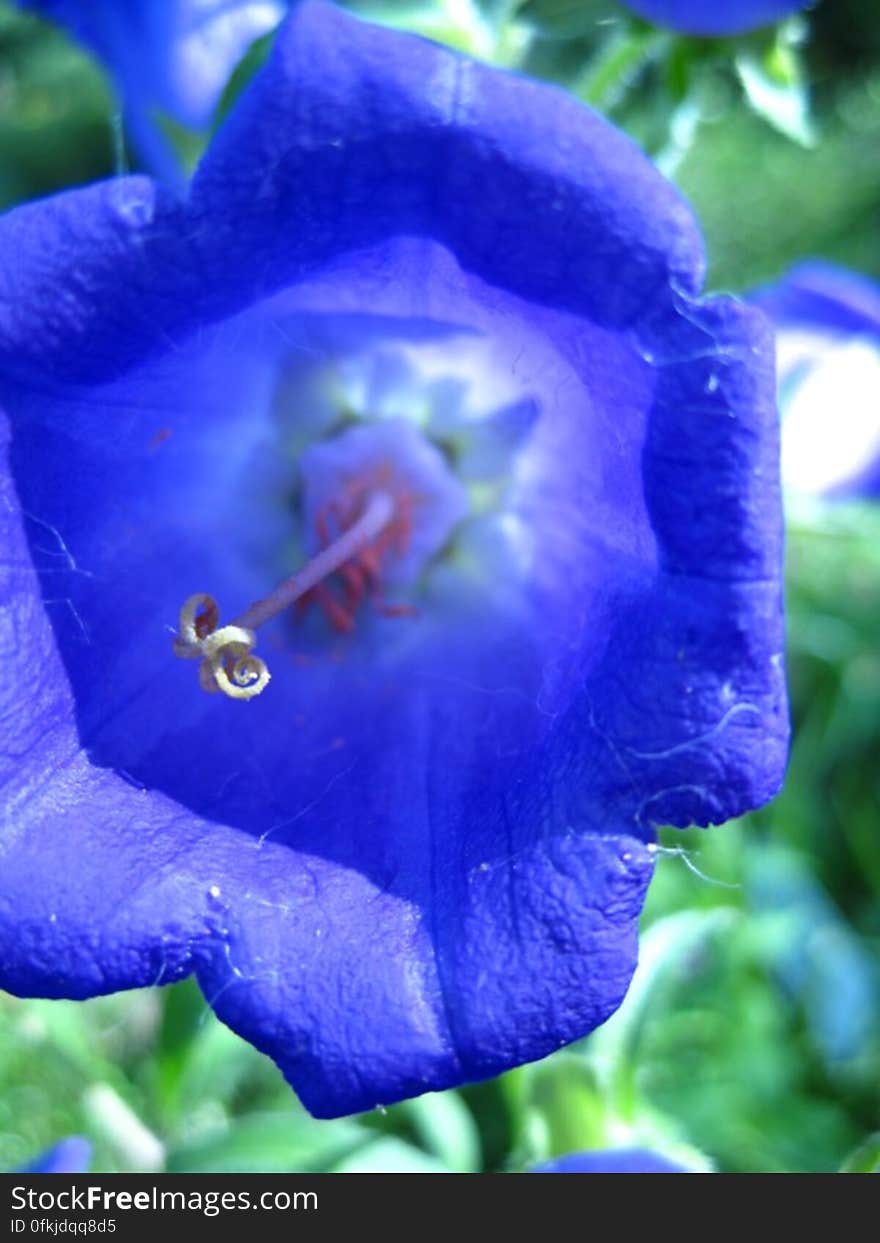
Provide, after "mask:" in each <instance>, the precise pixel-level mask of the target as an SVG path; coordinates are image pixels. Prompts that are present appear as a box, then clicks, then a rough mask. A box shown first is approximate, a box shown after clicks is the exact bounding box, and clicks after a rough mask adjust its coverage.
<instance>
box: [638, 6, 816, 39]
mask: <svg viewBox="0 0 880 1243" xmlns="http://www.w3.org/2000/svg"><path fill="white" fill-rule="evenodd" d="M809 2H810V0H724V3H722V4H712V3H709V2H708V0H623V3H624V4H625V5H626V7H627V8H628V9H632V10H633V12H634V13H638V14H639V16H640V17H644V18H646V19H647V20H648V21H649V22H655V23H656V24H657V25H658V26H668V27H669V28H670V29H671V30H680V31H681V32H682V33H683V34H689V35H711V36H721V35H739V34H745V32H746V31H748V30H756V29H757V28H758V27H759V26H770V25H772V23H773V22H778V21H781V20H782V18H783V17H788V16H789V14H790V13H796V12H797V11H798V9H805V8H806V7H807V5H808V3H809Z"/></svg>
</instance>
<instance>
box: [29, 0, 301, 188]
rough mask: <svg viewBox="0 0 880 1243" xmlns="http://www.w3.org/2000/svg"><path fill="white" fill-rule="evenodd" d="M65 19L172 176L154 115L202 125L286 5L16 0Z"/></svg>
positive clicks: (246, 0) (143, 145) (260, 0)
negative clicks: (98, 62)
mask: <svg viewBox="0 0 880 1243" xmlns="http://www.w3.org/2000/svg"><path fill="white" fill-rule="evenodd" d="M18 3H19V5H20V6H21V7H22V8H28V9H33V10H34V11H35V12H37V13H39V14H40V15H41V16H43V17H45V18H46V19H47V20H49V21H54V22H57V23H58V24H59V25H62V26H65V27H66V28H67V29H68V30H69V31H70V32H71V34H72V35H73V36H74V37H75V38H76V39H78V40H79V41H80V42H82V43H83V44H85V45H86V47H88V48H90V49H91V50H92V51H93V52H94V53H95V55H96V56H97V57H98V58H99V59H100V60H101V62H102V63H103V64H104V65H105V66H106V68H107V70H108V72H109V73H110V74H111V76H112V78H113V81H114V84H115V87H116V91H117V93H118V95H119V98H120V100H121V101H122V104H123V108H124V115H125V124H126V128H127V129H128V131H129V133H130V134H131V135H132V138H133V140H134V142H135V145H136V146H137V148H138V151H139V153H140V155H141V156H142V158H143V159H145V160H146V161H147V162H148V165H149V167H150V168H151V169H153V170H154V171H155V173H156V174H157V175H159V176H162V177H163V178H164V179H166V180H168V181H170V182H171V183H175V182H176V181H177V180H178V179H179V178H180V176H181V173H180V168H179V165H178V161H177V157H176V156H175V155H174V152H173V150H172V148H171V145H170V143H169V142H168V140H167V138H166V137H165V136H164V135H163V133H162V130H161V128H160V126H159V124H158V123H157V116H156V114H157V112H165V113H167V115H168V116H169V117H172V118H173V119H174V120H175V121H176V122H177V123H178V124H179V125H182V126H184V127H185V128H187V129H191V130H196V131H204V130H206V129H207V128H208V125H209V123H210V120H211V116H212V114H213V112H214V109H215V108H216V106H217V104H218V103H219V101H220V97H221V95H222V93H223V90H224V88H225V86H226V83H227V81H228V79H229V75H230V74H231V73H232V71H233V69H234V68H235V66H236V65H237V64H238V62H239V61H240V60H241V58H242V57H243V56H244V54H245V52H246V51H247V49H248V48H249V47H250V45H251V44H252V43H253V42H254V40H256V39H258V38H259V37H260V36H261V35H264V34H266V33H267V32H268V31H270V30H272V29H273V28H274V27H275V26H276V25H277V24H278V22H279V21H280V20H281V18H282V17H283V15H284V13H285V12H286V11H287V7H288V0H18Z"/></svg>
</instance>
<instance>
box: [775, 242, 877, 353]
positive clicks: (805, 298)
mask: <svg viewBox="0 0 880 1243" xmlns="http://www.w3.org/2000/svg"><path fill="white" fill-rule="evenodd" d="M751 300H752V301H753V302H754V303H755V305H756V306H760V307H761V308H762V310H763V311H765V313H766V314H767V315H768V316H769V317H770V318H771V319H772V320H773V323H774V324H776V325H777V326H778V327H790V328H808V327H811V326H812V327H816V328H823V329H827V330H828V331H829V332H832V333H846V334H862V333H865V334H872V333H873V334H874V335H876V336H877V337H878V338H880V285H878V284H877V282H876V281H872V280H869V279H868V277H867V276H863V275H862V274H861V273H859V272H851V271H849V270H848V269H847V268H843V267H840V266H839V265H838V264H835V263H827V262H825V261H824V260H821V259H807V260H804V261H803V262H801V263H797V264H795V265H794V267H792V268H790V269H789V271H788V272H786V274H785V275H784V276H783V277H782V279H781V280H779V281H778V282H777V283H776V284H774V285H768V286H766V287H765V288H763V289H760V290H756V291H755V292H754V293H753V294H752V295H751Z"/></svg>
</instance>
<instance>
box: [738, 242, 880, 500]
mask: <svg viewBox="0 0 880 1243" xmlns="http://www.w3.org/2000/svg"><path fill="white" fill-rule="evenodd" d="M752 301H753V302H754V303H755V305H757V306H759V307H761V309H762V310H763V311H764V312H765V313H766V314H767V315H769V316H770V318H771V320H772V321H773V324H774V326H775V328H776V343H777V363H778V373H779V376H778V378H779V404H780V408H781V412H782V420H783V453H782V466H783V480H784V483H785V487H786V490H787V491H788V492H789V493H790V494H796V493H801V494H808V495H812V496H821V497H822V498H824V499H826V500H845V499H849V498H853V497H874V496H877V495H880V286H878V285H877V284H876V282H874V281H871V280H869V279H868V278H867V277H865V276H862V275H860V274H859V273H857V272H850V271H848V270H847V269H846V268H842V267H839V266H837V265H836V264H831V263H826V262H824V261H822V260H818V259H811V260H807V261H806V262H803V263H800V264H797V265H795V267H793V268H792V269H791V270H790V271H789V272H787V273H786V274H785V275H784V276H783V277H782V278H781V280H779V281H778V282H777V283H776V284H775V285H770V286H767V287H766V288H763V289H759V290H757V291H755V293H754V294H753V295H752Z"/></svg>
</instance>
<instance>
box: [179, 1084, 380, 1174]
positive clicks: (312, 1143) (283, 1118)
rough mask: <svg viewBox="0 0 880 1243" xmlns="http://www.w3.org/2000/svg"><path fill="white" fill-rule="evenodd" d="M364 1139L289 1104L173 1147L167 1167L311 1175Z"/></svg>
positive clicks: (346, 1124) (353, 1126) (360, 1130)
mask: <svg viewBox="0 0 880 1243" xmlns="http://www.w3.org/2000/svg"><path fill="white" fill-rule="evenodd" d="M368 1140H369V1132H368V1131H367V1130H366V1128H364V1127H362V1126H360V1125H359V1124H358V1123H356V1122H352V1121H350V1120H348V1119H340V1120H339V1121H335V1122H319V1121H317V1120H316V1119H314V1118H310V1117H309V1116H308V1115H307V1114H306V1113H305V1112H303V1111H301V1110H299V1109H298V1108H297V1107H296V1106H294V1105H293V1103H292V1102H291V1110H290V1112H289V1113H259V1114H249V1115H247V1116H245V1117H243V1118H239V1119H237V1120H236V1121H235V1122H233V1123H231V1124H230V1125H229V1126H228V1128H223V1127H218V1128H217V1129H216V1131H215V1133H214V1134H213V1135H209V1136H206V1137H204V1138H202V1139H200V1140H197V1141H194V1142H191V1143H186V1144H179V1145H177V1146H176V1147H175V1148H173V1149H172V1150H171V1151H170V1152H169V1154H168V1159H167V1167H166V1168H167V1170H168V1171H169V1172H170V1173H178V1174H179V1173H190V1174H233V1173H242V1174H258V1173H264V1174H284V1173H289V1172H296V1173H302V1172H306V1173H309V1172H313V1171H318V1170H324V1169H326V1168H328V1167H330V1166H332V1165H335V1164H336V1162H338V1161H340V1160H342V1159H343V1158H344V1157H346V1156H348V1155H349V1154H351V1153H353V1152H355V1151H356V1150H357V1149H358V1148H359V1147H361V1146H362V1145H363V1144H364V1143H365V1142H367V1141H368Z"/></svg>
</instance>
